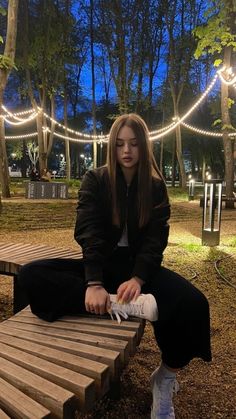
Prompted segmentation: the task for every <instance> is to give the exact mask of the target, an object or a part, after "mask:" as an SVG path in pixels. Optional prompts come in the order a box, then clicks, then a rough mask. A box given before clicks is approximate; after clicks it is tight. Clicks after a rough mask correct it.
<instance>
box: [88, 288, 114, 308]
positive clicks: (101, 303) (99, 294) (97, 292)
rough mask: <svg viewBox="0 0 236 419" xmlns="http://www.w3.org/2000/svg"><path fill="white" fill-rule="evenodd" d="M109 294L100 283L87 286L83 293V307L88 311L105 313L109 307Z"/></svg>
mask: <svg viewBox="0 0 236 419" xmlns="http://www.w3.org/2000/svg"><path fill="white" fill-rule="evenodd" d="M110 305H111V303H110V296H109V294H108V292H107V291H106V290H105V288H103V287H102V286H101V285H94V286H90V287H88V288H87V290H86V293H85V308H86V310H87V311H88V312H89V313H93V314H105V313H107V312H108V311H109V309H110Z"/></svg>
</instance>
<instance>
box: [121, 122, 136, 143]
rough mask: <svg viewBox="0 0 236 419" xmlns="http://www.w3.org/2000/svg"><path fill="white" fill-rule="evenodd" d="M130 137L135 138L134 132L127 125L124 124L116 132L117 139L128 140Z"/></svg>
mask: <svg viewBox="0 0 236 419" xmlns="http://www.w3.org/2000/svg"><path fill="white" fill-rule="evenodd" d="M132 138H136V136H135V133H134V131H133V129H132V128H130V127H127V126H126V125H124V126H123V127H122V128H121V129H120V130H119V131H118V134H117V139H119V140H130V139H132Z"/></svg>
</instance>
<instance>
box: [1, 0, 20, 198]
mask: <svg viewBox="0 0 236 419" xmlns="http://www.w3.org/2000/svg"><path fill="white" fill-rule="evenodd" d="M17 12H18V0H9V1H8V16H7V34H6V43H5V48H4V54H3V56H5V57H6V58H8V59H10V60H11V62H12V65H13V63H14V59H15V50H16V34H17ZM12 65H8V66H7V67H3V68H0V111H1V109H2V105H3V95H4V90H5V87H6V84H7V79H8V76H9V74H10V72H11V69H12ZM0 182H1V185H2V196H3V197H4V198H9V197H10V186H9V185H10V177H9V169H8V159H7V151H6V141H5V127H4V118H3V117H0Z"/></svg>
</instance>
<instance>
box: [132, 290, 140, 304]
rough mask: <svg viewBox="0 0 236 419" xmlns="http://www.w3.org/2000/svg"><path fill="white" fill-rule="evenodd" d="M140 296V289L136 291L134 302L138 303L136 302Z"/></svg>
mask: <svg viewBox="0 0 236 419" xmlns="http://www.w3.org/2000/svg"><path fill="white" fill-rule="evenodd" d="M139 295H140V290H139V289H137V290H136V291H135V294H134V297H133V301H136V300H137V298H138V297H139Z"/></svg>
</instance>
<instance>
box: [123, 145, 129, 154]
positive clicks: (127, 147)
mask: <svg viewBox="0 0 236 419" xmlns="http://www.w3.org/2000/svg"><path fill="white" fill-rule="evenodd" d="M129 151H130V144H129V143H128V142H125V143H124V152H125V153H129Z"/></svg>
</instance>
